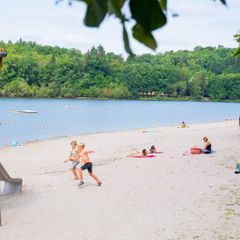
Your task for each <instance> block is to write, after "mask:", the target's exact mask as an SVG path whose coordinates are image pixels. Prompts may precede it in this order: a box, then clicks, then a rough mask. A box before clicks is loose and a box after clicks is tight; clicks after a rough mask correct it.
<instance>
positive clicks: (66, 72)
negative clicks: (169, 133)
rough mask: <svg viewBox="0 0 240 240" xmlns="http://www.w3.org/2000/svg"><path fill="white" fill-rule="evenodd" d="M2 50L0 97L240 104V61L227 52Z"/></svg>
mask: <svg viewBox="0 0 240 240" xmlns="http://www.w3.org/2000/svg"><path fill="white" fill-rule="evenodd" d="M0 46H1V47H3V48H4V49H5V50H6V51H7V52H8V56H7V58H5V59H4V64H3V66H2V69H1V72H0V96H1V97H94V98H116V99H139V98H147V97H150V98H155V99H168V98H176V99H179V98H181V99H199V100H203V99H210V100H213V101H219V100H240V57H238V56H237V57H233V53H234V51H236V49H231V48H225V47H223V46H218V47H217V48H216V47H205V48H203V47H200V46H199V47H195V48H194V50H192V51H188V50H181V51H176V52H174V51H169V52H165V53H164V54H161V53H159V54H156V55H151V54H143V55H139V56H135V57H128V58H127V59H124V58H123V56H121V55H117V54H114V53H106V52H105V50H104V48H103V47H102V46H98V47H93V48H92V49H91V50H89V51H88V52H87V53H82V52H81V51H79V50H77V49H67V48H60V47H51V46H42V45H39V44H36V43H35V42H25V41H22V40H19V41H18V42H16V43H12V42H11V41H9V42H7V43H5V42H3V41H0Z"/></svg>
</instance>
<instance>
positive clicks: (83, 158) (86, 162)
mask: <svg viewBox="0 0 240 240" xmlns="http://www.w3.org/2000/svg"><path fill="white" fill-rule="evenodd" d="M78 150H79V161H80V162H82V163H83V165H82V166H81V167H80V168H79V180H80V183H79V184H78V185H79V186H81V185H83V184H84V181H83V171H84V170H86V169H87V170H88V174H89V175H90V176H91V177H92V178H93V179H94V180H95V181H96V182H97V185H98V186H101V185H102V182H101V181H100V180H99V179H98V177H97V176H96V175H95V174H94V173H93V170H92V162H91V159H90V157H89V156H88V154H89V153H94V151H86V150H85V144H84V143H81V144H79V145H78Z"/></svg>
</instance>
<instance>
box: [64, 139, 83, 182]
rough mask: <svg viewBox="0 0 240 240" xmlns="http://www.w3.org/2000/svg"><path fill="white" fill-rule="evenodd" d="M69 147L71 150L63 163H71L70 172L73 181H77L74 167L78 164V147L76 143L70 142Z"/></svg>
mask: <svg viewBox="0 0 240 240" xmlns="http://www.w3.org/2000/svg"><path fill="white" fill-rule="evenodd" d="M71 146H72V150H71V152H70V155H69V157H68V159H67V160H65V161H64V162H65V163H66V162H69V161H71V162H72V168H71V171H72V173H73V175H74V180H77V179H78V175H77V172H76V167H77V165H78V164H79V161H78V159H79V151H78V147H77V141H72V142H71Z"/></svg>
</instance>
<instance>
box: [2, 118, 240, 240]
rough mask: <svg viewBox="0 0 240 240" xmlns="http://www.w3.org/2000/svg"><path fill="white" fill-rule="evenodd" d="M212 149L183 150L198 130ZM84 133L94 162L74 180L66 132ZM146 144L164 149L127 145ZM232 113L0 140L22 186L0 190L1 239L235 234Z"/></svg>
mask: <svg viewBox="0 0 240 240" xmlns="http://www.w3.org/2000/svg"><path fill="white" fill-rule="evenodd" d="M204 136H207V137H208V138H209V140H210V141H211V142H212V145H213V150H214V152H213V153H212V154H200V155H192V154H190V153H189V150H190V148H191V147H193V146H202V145H203V142H202V138H203V137H204ZM72 140H77V141H78V142H79V143H80V142H84V143H85V144H86V148H87V149H88V150H94V151H95V153H93V154H91V158H92V161H93V164H94V168H93V169H94V172H95V173H96V174H97V175H98V176H99V177H100V178H101V180H102V182H103V185H102V186H101V187H98V186H96V183H95V182H94V181H93V180H92V179H91V178H89V176H88V174H87V172H84V177H85V184H84V186H83V187H80V188H79V187H78V181H74V180H72V174H71V172H70V171H69V168H70V166H71V164H68V163H64V162H63V161H64V160H65V159H66V158H67V156H68V154H69V151H70V142H71V141H72ZM151 145H155V146H156V147H157V150H158V151H161V152H163V153H161V154H159V155H157V156H156V157H154V158H147V159H142V158H141V159H137V158H131V157H127V155H128V154H129V153H131V152H133V151H134V149H138V150H139V151H141V150H142V149H143V148H147V149H149V148H150V146H151ZM239 145H240V130H239V127H238V121H237V120H231V121H221V122H211V123H204V124H193V125H191V126H189V127H188V128H178V126H163V127H157V128H151V129H134V130H126V131H117V132H107V133H96V134H89V135H82V136H75V137H64V138H57V139H52V140H46V141H37V142H31V143H27V144H24V145H23V146H19V147H4V148H2V149H1V150H0V159H1V163H2V164H3V166H4V167H5V168H6V169H7V171H8V172H9V174H10V175H11V176H12V177H21V178H23V182H24V187H23V193H22V194H21V195H12V196H6V197H1V210H2V222H3V226H1V227H0V240H7V239H17V240H32V238H33V236H36V238H37V239H40V240H59V239H64V240H72V239H75V238H80V239H87V240H99V239H105V240H146V239H149V240H156V239H163V240H165V239H166V240H167V239H176V240H186V239H199V240H205V239H211V240H212V239H213V240H215V239H216V240H220V239H236V240H237V239H239V236H240V229H239V220H240V209H239V205H240V198H239V191H240V176H239V175H236V174H234V169H235V165H236V161H237V160H240V148H239Z"/></svg>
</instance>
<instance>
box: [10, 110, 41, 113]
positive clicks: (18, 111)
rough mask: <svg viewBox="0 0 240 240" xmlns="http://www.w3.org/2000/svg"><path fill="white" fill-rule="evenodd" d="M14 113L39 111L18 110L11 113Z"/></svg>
mask: <svg viewBox="0 0 240 240" xmlns="http://www.w3.org/2000/svg"><path fill="white" fill-rule="evenodd" d="M11 112H13V113H37V111H34V110H16V111H11Z"/></svg>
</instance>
